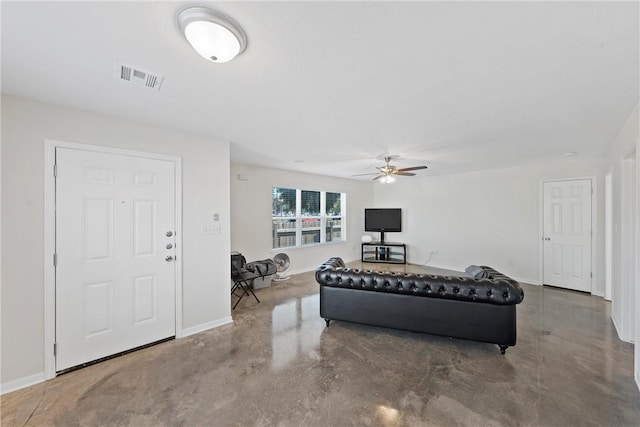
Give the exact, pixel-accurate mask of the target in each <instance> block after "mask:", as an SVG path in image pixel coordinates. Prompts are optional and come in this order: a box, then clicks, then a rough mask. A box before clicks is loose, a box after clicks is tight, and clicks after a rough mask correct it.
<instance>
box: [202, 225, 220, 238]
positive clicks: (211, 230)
mask: <svg viewBox="0 0 640 427" xmlns="http://www.w3.org/2000/svg"><path fill="white" fill-rule="evenodd" d="M201 229H202V234H204V235H205V236H210V235H212V234H220V224H211V225H203V226H202V227H201Z"/></svg>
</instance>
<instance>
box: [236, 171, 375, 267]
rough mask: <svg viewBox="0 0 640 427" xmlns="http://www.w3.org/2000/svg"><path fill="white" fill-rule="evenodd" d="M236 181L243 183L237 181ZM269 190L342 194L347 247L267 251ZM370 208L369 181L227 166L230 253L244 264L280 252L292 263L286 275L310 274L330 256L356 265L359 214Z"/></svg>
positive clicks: (340, 244)
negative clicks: (241, 255) (237, 256)
mask: <svg viewBox="0 0 640 427" xmlns="http://www.w3.org/2000/svg"><path fill="white" fill-rule="evenodd" d="M238 175H242V176H243V177H245V178H246V179H247V180H246V181H241V180H240V179H238ZM273 187H286V188H300V189H304V190H319V191H332V192H340V193H347V215H346V228H347V241H346V242H338V243H327V244H322V245H312V246H307V247H303V248H295V249H282V248H281V249H276V250H272V249H271V246H272V242H271V189H272V188H273ZM372 202H373V189H372V185H371V183H370V182H368V181H356V180H352V179H341V178H333V177H327V176H321V175H312V174H306V173H298V172H291V171H284V170H279V169H269V168H263V167H258V166H251V165H245V164H232V165H231V217H232V218H233V220H232V222H231V249H232V250H234V251H238V252H241V253H242V254H243V255H244V256H245V257H246V258H247V260H249V261H251V260H256V259H265V258H272V257H273V256H274V255H275V254H276V253H279V252H284V253H286V254H288V255H289V258H290V259H291V267H290V270H289V271H288V272H287V273H289V272H302V271H309V270H313V269H315V268H316V267H317V266H318V265H319V264H321V263H323V262H324V261H326V260H327V259H328V258H330V257H332V256H339V257H342V258H343V259H344V260H345V262H347V261H352V260H356V259H360V239H361V237H362V235H363V234H364V208H365V207H371V206H372V204H373V203H372Z"/></svg>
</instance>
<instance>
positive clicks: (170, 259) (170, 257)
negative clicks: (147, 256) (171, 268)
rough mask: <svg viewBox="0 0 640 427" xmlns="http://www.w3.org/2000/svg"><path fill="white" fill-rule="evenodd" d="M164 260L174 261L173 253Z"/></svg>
mask: <svg viewBox="0 0 640 427" xmlns="http://www.w3.org/2000/svg"><path fill="white" fill-rule="evenodd" d="M164 260H165V261H167V262H171V261H173V257H172V256H171V255H167V256H166V257H165V259H164Z"/></svg>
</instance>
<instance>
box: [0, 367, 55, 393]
mask: <svg viewBox="0 0 640 427" xmlns="http://www.w3.org/2000/svg"><path fill="white" fill-rule="evenodd" d="M43 381H44V372H40V373H39V374H34V375H29V376H27V377H22V378H18V379H17V380H13V381H9V382H7V383H2V384H1V385H0V394H6V393H11V392H12V391H16V390H20V389H23V388H27V387H29V386H32V385H34V384H39V383H41V382H43Z"/></svg>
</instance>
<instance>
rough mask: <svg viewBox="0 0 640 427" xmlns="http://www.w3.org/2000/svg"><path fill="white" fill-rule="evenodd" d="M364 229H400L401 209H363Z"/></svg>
mask: <svg viewBox="0 0 640 427" xmlns="http://www.w3.org/2000/svg"><path fill="white" fill-rule="evenodd" d="M364 231H397V232H399V231H402V210H401V209H365V210H364Z"/></svg>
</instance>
